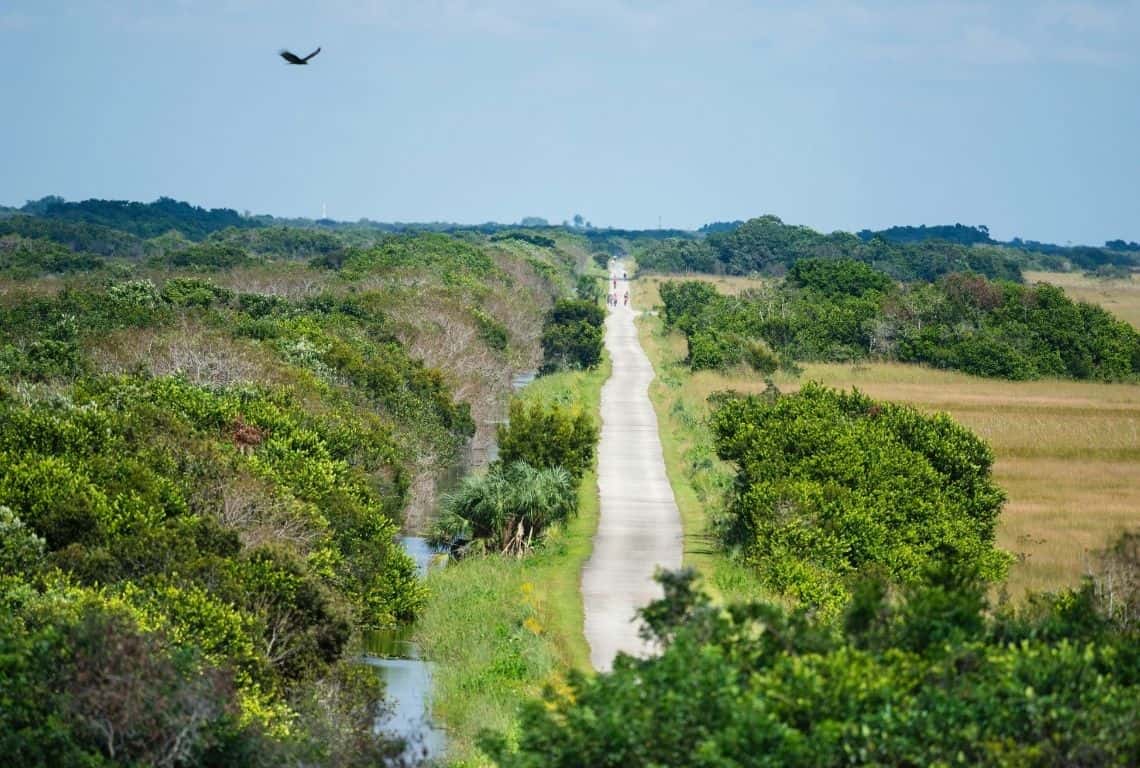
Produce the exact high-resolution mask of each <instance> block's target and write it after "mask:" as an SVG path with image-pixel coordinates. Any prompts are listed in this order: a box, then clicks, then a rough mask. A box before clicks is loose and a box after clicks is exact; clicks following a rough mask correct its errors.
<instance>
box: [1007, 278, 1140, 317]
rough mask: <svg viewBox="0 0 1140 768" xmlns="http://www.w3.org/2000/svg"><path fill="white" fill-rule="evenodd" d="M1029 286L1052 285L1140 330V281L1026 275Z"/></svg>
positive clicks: (1131, 279)
mask: <svg viewBox="0 0 1140 768" xmlns="http://www.w3.org/2000/svg"><path fill="white" fill-rule="evenodd" d="M1025 280H1026V282H1030V283H1052V284H1053V285H1056V286H1059V287H1061V288H1064V289H1065V293H1067V294H1068V295H1069V296H1071V297H1072V298H1074V299H1078V300H1080V301H1087V302H1089V303H1090V304H1099V305H1100V306H1102V307H1104V308H1105V309H1107V310H1108V311H1109V312H1111V313H1112V314H1114V315H1116V316H1117V317H1119V318H1120V319H1121V320H1124V321H1125V322H1128V323H1131V324H1132V327H1134V328H1137V329H1140V279H1138V278H1137V276H1136V275H1133V276H1132V277H1130V278H1127V279H1119V278H1116V279H1112V280H1103V279H1100V278H1096V277H1088V276H1086V275H1083V274H1081V273H1080V272H1026V273H1025Z"/></svg>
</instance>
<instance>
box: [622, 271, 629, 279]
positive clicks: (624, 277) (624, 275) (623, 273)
mask: <svg viewBox="0 0 1140 768" xmlns="http://www.w3.org/2000/svg"><path fill="white" fill-rule="evenodd" d="M621 279H622V280H628V279H629V275H627V274H626V273H625V272H622V273H621Z"/></svg>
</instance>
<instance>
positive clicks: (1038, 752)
mask: <svg viewBox="0 0 1140 768" xmlns="http://www.w3.org/2000/svg"><path fill="white" fill-rule="evenodd" d="M1090 598H1091V587H1085V588H1084V589H1082V590H1078V591H1076V592H1068V593H1064V594H1061V595H1057V596H1041V597H1039V598H1038V599H1037V600H1036V601H1035V604H1034V606H1033V609H1032V610H1031V611H1026V612H1013V611H1010V610H1008V609H1005V610H1001V611H999V612H998V613H997V614H996V616H994V617H992V618H990V617H987V615H986V612H985V609H986V599H985V587H984V586H983V585H982V584H981V583H979V582H977V581H976V580H972V579H971V578H969V576H968V575H963V574H954V573H946V574H944V575H943V577H942V578H941V579H940V580H939V581H938V582H937V583H934V584H931V585H929V586H925V587H921V588H916V589H913V590H910V591H908V592H907V593H906V594H905V595H904V596H902V597H901V598H899V599H890V598H888V593H887V592H886V591H885V590H884V589H883V588H882V585H881V584H875V583H874V582H872V583H870V584H869V585H868V587H867V589H865V590H864V592H863V599H862V601H861V602H860V604H859V605H858V606H855V607H853V608H852V610H851V612H850V613H849V614H848V620H847V622H846V627H845V629H844V630H843V631H838V630H837V629H835V627H834V626H833V625H827V624H821V623H819V622H818V621H816V620H814V619H812V618H810V617H809V616H808V615H806V614H805V613H804V612H803V611H797V612H793V613H789V612H788V611H786V610H785V609H782V608H780V607H777V606H775V605H769V604H764V603H759V602H753V603H743V604H734V605H730V606H727V607H721V606H717V605H714V604H712V603H711V602H710V601H709V600H708V598H707V597H704V596H703V595H701V594H700V593H699V592H698V591H696V590H695V589H694V588H693V585H692V577H691V575H686V574H675V575H670V576H667V577H666V579H665V599H664V600H662V601H659V602H658V603H655V604H653V605H650V606H649V607H648V608H647V609H646V610H645V611H644V612H643V616H644V617H645V619H646V621H647V624H648V631H649V634H650V636H651V637H652V638H653V639H656V640H658V641H659V642H661V643H662V644H663V645H664V651H663V653H662V654H661V655H660V656H658V657H655V658H649V659H644V660H641V659H633V658H630V657H619V659H618V661H617V662H616V663H615V666H614V670H613V672H611V673H609V674H601V675H597V676H591V677H586V676H582V675H573V676H571V678H570V680H569V685H566V686H560V687H558V688H551V689H549V690H548V692H547V694H546V697H545V699H544V700H543V701H541V702H535V703H532V704H529V705H527V707H526V709H525V713H524V716H523V725H522V727H521V728H520V731H519V732H520V734H521V735H520V737H519V739H518V744H517V746H512V745H511V744H509V742H508V741H507V740H506V739H504V738H496V737H489V738H487V739H486V740H485V744H486V747H487V749H488V750H489V751H490V752H491V753H492V754H493V755H494V757H495V758H496V759H497V761H498V764H499V765H503V766H575V765H596V766H655V765H671V766H725V765H770V766H813V767H814V766H843V765H951V764H954V765H957V764H963V765H986V766H1008V765H1033V766H1046V765H1049V766H1052V765H1098V766H1099V765H1132V764H1133V763H1134V762H1135V758H1136V755H1137V754H1140V676H1138V674H1137V670H1140V656H1138V652H1137V648H1140V644H1138V642H1137V641H1138V640H1140V638H1138V637H1137V636H1136V634H1135V632H1134V631H1131V630H1128V629H1126V628H1122V627H1119V626H1116V625H1113V624H1112V623H1111V622H1106V621H1105V620H1104V619H1103V618H1102V617H1101V616H1100V615H1099V614H1098V612H1097V610H1096V609H1097V606H1096V605H1095V601H1093V600H1092V599H1090Z"/></svg>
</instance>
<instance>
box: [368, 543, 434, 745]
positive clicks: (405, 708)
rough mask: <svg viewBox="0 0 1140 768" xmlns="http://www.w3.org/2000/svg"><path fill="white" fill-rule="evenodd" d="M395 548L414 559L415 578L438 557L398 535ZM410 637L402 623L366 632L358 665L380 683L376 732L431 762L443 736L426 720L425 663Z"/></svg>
mask: <svg viewBox="0 0 1140 768" xmlns="http://www.w3.org/2000/svg"><path fill="white" fill-rule="evenodd" d="M400 544H401V545H402V546H403V547H404V551H405V552H407V553H408V554H409V555H410V556H411V558H412V559H413V560H415V562H416V569H417V570H418V571H419V574H420V578H423V577H424V576H425V575H427V572H428V568H430V567H432V566H433V564H435V563H436V561H437V560H438V559H439V558H440V556H441V551H440V550H439V549H436V548H434V547H432V546H431V545H429V544H428V543H427V541H425V540H424V539H423V538H422V537H420V536H402V537H401V538H400ZM412 634H413V629H412V627H411V625H408V624H404V625H401V626H398V627H391V628H388V629H382V630H378V631H375V632H369V633H367V634H366V635H365V636H364V654H365V655H364V661H365V663H367V664H369V665H371V666H373V667H375V668H376V670H377V672H378V673H379V674H380V676H381V677H382V678H383V679H384V689H385V690H384V700H385V703H386V705H387V706H386V708H385V711H383V712H381V713H379V714H378V715H377V717H376V730H377V732H384V733H390V734H393V735H396V736H399V737H401V738H404V739H406V740H407V742H408V751H407V753H406V755H407V756H408V757H412V756H416V757H425V758H427V759H428V760H432V759H435V758H438V757H442V756H443V751H444V747H445V746H446V745H447V738H446V735H445V734H444V732H443V731H442V730H440V729H439V728H436V727H435V725H434V724H433V723H432V722H431V664H429V663H428V662H426V661H424V660H423V659H421V658H420V649H419V647H418V646H416V644H415V643H413V642H412V640H411V638H412Z"/></svg>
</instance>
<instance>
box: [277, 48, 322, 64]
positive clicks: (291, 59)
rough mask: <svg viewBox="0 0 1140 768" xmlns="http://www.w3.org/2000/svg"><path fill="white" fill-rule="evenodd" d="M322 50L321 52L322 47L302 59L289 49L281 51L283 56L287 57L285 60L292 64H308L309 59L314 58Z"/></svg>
mask: <svg viewBox="0 0 1140 768" xmlns="http://www.w3.org/2000/svg"><path fill="white" fill-rule="evenodd" d="M320 52H321V49H320V48H318V49H317V50H315V51H313V52H312V53H310V54H309V55H308V56H306V57H305V58H303V59H302V58H301V57H300V56H298V55H297V54H295V53H290V52H289V51H281V58H283V59H285V61H287V62H289V63H290V64H308V63H309V59H311V58H313V57H314V56H316V55H317V54H318V53H320Z"/></svg>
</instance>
